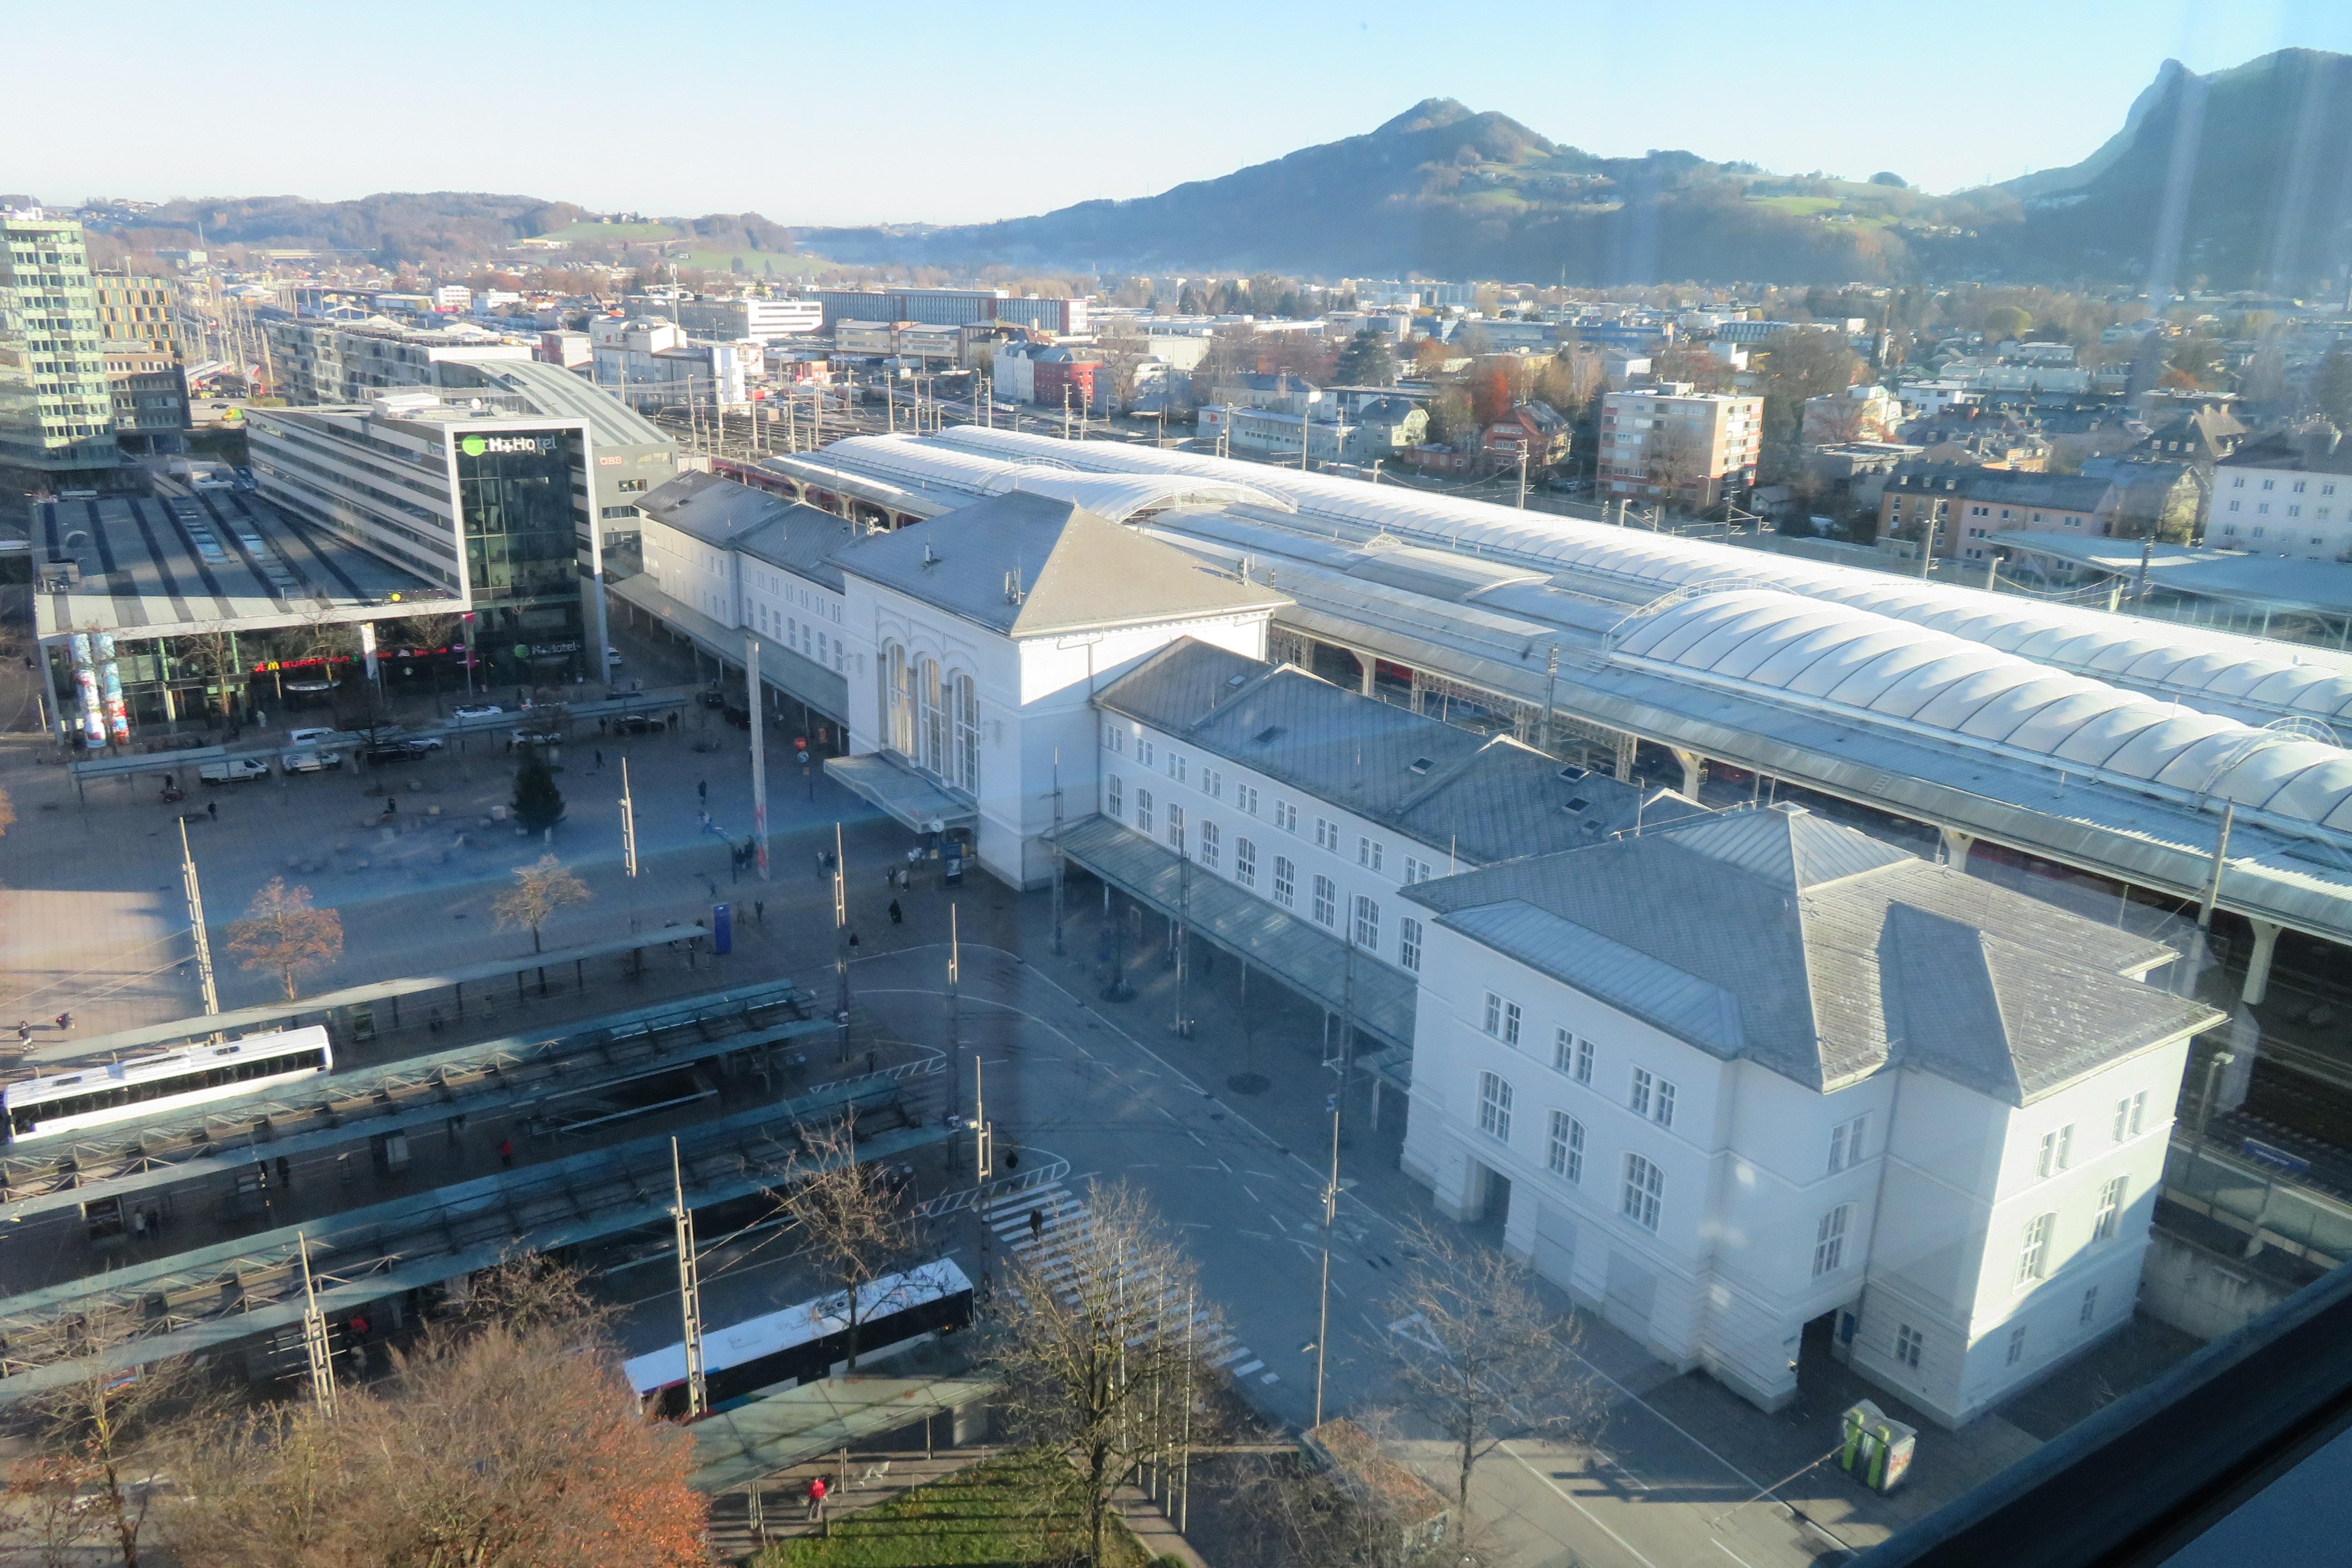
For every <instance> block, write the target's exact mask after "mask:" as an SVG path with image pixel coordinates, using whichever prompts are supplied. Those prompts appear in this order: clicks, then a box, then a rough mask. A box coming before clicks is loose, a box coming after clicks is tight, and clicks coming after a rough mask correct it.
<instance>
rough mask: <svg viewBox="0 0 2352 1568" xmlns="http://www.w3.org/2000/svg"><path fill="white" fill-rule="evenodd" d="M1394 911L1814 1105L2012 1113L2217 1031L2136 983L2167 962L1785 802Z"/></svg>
mask: <svg viewBox="0 0 2352 1568" xmlns="http://www.w3.org/2000/svg"><path fill="white" fill-rule="evenodd" d="M1402 896H1403V897H1404V898H1406V899H1408V900H1412V901H1413V902H1415V903H1419V904H1422V905H1424V906H1426V907H1427V908H1429V909H1431V910H1434V911H1435V912H1436V914H1437V917H1438V920H1439V922H1440V923H1441V924H1444V925H1445V926H1447V927H1448V928H1449V929H1452V930H1456V931H1461V932H1463V933H1464V934H1465V935H1467V936H1470V937H1472V938H1474V939H1475V940H1478V941H1481V942H1488V943H1489V944H1490V945H1494V946H1496V947H1497V949H1498V950H1499V951H1503V952H1507V953H1509V954H1510V955H1511V956H1513V957H1515V958H1517V959H1518V960H1519V962H1521V963H1528V964H1529V965H1530V966H1531V967H1534V968H1536V969H1538V971H1539V972H1540V973H1547V974H1549V975H1550V976H1552V977H1553V978H1555V979H1557V980H1559V981H1561V982H1563V983H1564V984H1570V985H1572V986H1575V987H1576V988H1577V989H1579V990H1580V991H1583V992H1585V993H1586V994H1590V995H1592V996H1595V997H1598V998H1599V999H1601V1001H1604V1002H1607V1003H1609V1004H1610V1005H1612V1006H1615V1007H1617V1008H1619V1009H1620V1010H1621V1011H1623V1012H1626V1013H1628V1014H1630V1015H1632V1016H1635V1017H1639V1018H1642V1019H1643V1020H1644V1021H1646V1022H1648V1023H1650V1024H1651V1025H1653V1026H1655V1027H1657V1028H1659V1029H1662V1030H1664V1031H1665V1032H1666V1033H1668V1034H1671V1035H1674V1036H1675V1037H1678V1038H1680V1039H1683V1040H1685V1041H1687V1042H1688V1043H1690V1044H1691V1045H1693V1046H1696V1047H1698V1048H1699V1049H1701V1050H1705V1051H1708V1052H1710V1053H1712V1054H1714V1055H1716V1056H1718V1057H1723V1058H1748V1059H1751V1060H1754V1061H1756V1062H1759V1064H1761V1065H1763V1066H1765V1067H1769V1068H1771V1069H1772V1070H1773V1071H1775V1072H1778V1073H1780V1074H1781V1075H1782V1076H1784V1077H1786V1078H1789V1079H1792V1080H1794V1081H1795V1082H1797V1083H1800V1084H1802V1085H1804V1086H1805V1087H1807V1088H1809V1089H1837V1088H1839V1087H1842V1086H1843V1085H1844V1084H1847V1083H1851V1082H1853V1081H1855V1080H1856V1079H1862V1078H1864V1077H1867V1076H1869V1075H1870V1074H1872V1073H1874V1072H1876V1071H1878V1070H1879V1069H1881V1068H1884V1067H1885V1066H1886V1065H1887V1064H1888V1063H1889V1062H1890V1061H1895V1062H1898V1063H1901V1064H1904V1065H1910V1066H1916V1067H1918V1068H1922V1069H1924V1070H1927V1071H1932V1072H1935V1073H1937V1074H1939V1075H1940V1076H1943V1077H1946V1078H1948V1079H1952V1080H1953V1081H1955V1082H1958V1083H1961V1084H1963V1085H1965V1086H1967V1087H1969V1088H1970V1089H1976V1090H1977V1091H1978V1092H1980V1093H1985V1094H1990V1095H1993V1096H1994V1097H1996V1098H1998V1099H2000V1100H2004V1101H2006V1102H2007V1103H2010V1104H2012V1105H2022V1104H2025V1103H2027V1102H2028V1101H2030V1100H2033V1099H2035V1098H2036V1097H2038V1096H2040V1095H2042V1094H2045V1093H2048V1092H2049V1091H2050V1090H2052V1089H2056V1088H2058V1087H2060V1086H2062V1085H2063V1084H2065V1083H2067V1082H2070V1081H2072V1080H2073V1079H2075V1078H2078V1077H2080V1076H2081V1075H2083V1074H2084V1073H2086V1072H2088V1071H2091V1070H2093V1069H2094V1068H2098V1067H2100V1066H2102V1065H2104V1064H2105V1063H2107V1062H2110V1061H2113V1060H2116V1059H2117V1058H2121V1057H2124V1056H2127V1055H2130V1054H2131V1053H2133V1052H2135V1051H2138V1050H2142V1049H2146V1048H2147V1047H2150V1046H2153V1045H2158V1044H2161V1043H2163V1042H2165V1041H2168V1040H2172V1039H2177V1038H2179V1037H2182V1036H2184V1035H2187V1034H2190V1033H2193V1032H2195V1031H2196V1030H2199V1029H2202V1028H2207V1027H2210V1026H2212V1025H2213V1024H2216V1023H2219V1022H2221V1017H2222V1015H2221V1014H2219V1013H2217V1012H2215V1011H2214V1010H2213V1009H2211V1008H2210V1007H2206V1006H2204V1005H2201V1004H2199V1003H2196V1002H2193V1001H2189V1000H2185V999H2182V998H2179V997H2175V996H2172V995H2170V994H2168V993H2167V992H2164V991H2162V990H2159V989H2158V988H2157V987H2155V986H2151V985H2148V984H2144V983H2143V982H2141V981H2140V980H2139V979H2137V978H2136V976H2137V975H2138V974H2141V973H2145V972H2147V970H2149V969H2151V968H2153V967H2155V966H2157V965H2158V964H2161V963H2165V962H2166V961H2168V959H2170V958H2171V957H2172V952H2171V950H2170V949H2168V948H2167V947H2164V946H2163V945H2162V944H2160V943H2158V942H2148V941H2146V940H2144V939H2142V938H2139V937H2136V936H2132V935H2130V934H2128V933H2126V932H2124V931H2116V930H2114V929H2113V928H2111V927H2108V926H2105V925H2103V924H2101V923H2100V922H2098V921H2088V920H2084V919H2083V918H2082V917H2080V916H2077V915H2074V914H2070V913H2067V912H2066V911H2064V910H2059V909H2055V908H2053V907H2052V906H2050V905H2047V904H2043V903H2041V902H2038V901H2037V900H2032V899H2029V898H2027V897H2025V896H2024V895H2023V894H2021V893H2015V892H2011V891H2010V890H2009V889H2004V888H2000V887H1996V886H1995V885H1993V884H1992V883H1990V882H1986V881H1984V880H1982V879H1978V878H1972V877H1969V876H1968V875H1967V874H1966V873H1964V872H1962V871H1960V870H1958V869H1957V868H1952V867H1946V866H1933V865H1929V864H1928V863H1927V861H1924V860H1921V859H1918V858H1916V857H1913V856H1910V855H1906V854H1905V853H1903V852H1902V851H1900V850H1897V849H1895V848H1893V847H1890V846H1887V845H1885V844H1882V843H1879V842H1878V841H1876V840H1874V839H1872V838H1869V837H1866V836H1864V835H1863V834H1860V833H1857V832H1855V831H1854V830H1853V829H1852V828H1848V827H1844V826H1839V825H1837V824H1834V823H1831V822H1829V821H1826V820H1825V819H1822V818H1820V817H1816V816H1810V815H1809V814H1807V813H1805V812H1803V811H1802V810H1801V809H1799V808H1796V807H1793V806H1775V807H1771V808H1769V809H1766V810H1763V811H1747V812H1738V813H1732V814H1716V815H1711V816H1701V817H1698V818H1696V819H1693V820H1688V821H1685V822H1682V823H1677V824H1674V825H1671V826H1666V827H1664V828H1660V829H1656V830H1654V831H1651V832H1648V833H1645V834H1643V835H1642V836H1641V837H1633V838H1625V839H1620V840H1618V841H1616V842H1614V843H1610V844H1604V845H1601V846H1598V847H1592V848H1588V849H1578V850H1571V851H1568V852H1565V853H1560V854H1553V855H1543V856H1536V857H1530V858H1525V859H1519V860H1513V861H1507V862H1505V863H1503V864H1501V865H1497V866H1491V867H1488V868H1486V869H1484V870H1478V871H1471V872H1466V873H1465V874H1463V875H1461V876H1457V877H1448V878H1444V879H1438V880H1435V881H1430V882H1423V883H1418V884H1415V885H1414V886H1412V887H1410V888H1407V889H1402ZM1527 910H1535V911H1538V913H1539V914H1540V915H1542V916H1543V917H1546V918H1547V919H1548V921H1552V922H1557V924H1556V925H1554V924H1546V923H1544V922H1543V921H1538V920H1536V919H1535V918H1534V916H1531V915H1529V914H1528V913H1527V912H1526V911H1527ZM1604 944H1605V945H1604ZM1677 975H1678V976H1680V977H1681V978H1680V979H1679V980H1677V979H1676V978H1675V976H1677ZM1717 996H1720V997H1723V998H1728V999H1729V1000H1730V1003H1731V1005H1733V1006H1734V1007H1735V1008H1736V1014H1737V1024H1736V1027H1735V1026H1732V1025H1730V1024H1727V1023H1726V1022H1725V1021H1724V1020H1723V1019H1722V1017H1721V1016H1720V1007H1721V1005H1722V1004H1720V1003H1719V1002H1717V1000H1716V998H1717Z"/></svg>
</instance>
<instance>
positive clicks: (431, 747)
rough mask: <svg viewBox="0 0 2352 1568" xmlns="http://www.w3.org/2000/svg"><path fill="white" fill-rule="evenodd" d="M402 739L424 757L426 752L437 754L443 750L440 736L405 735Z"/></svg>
mask: <svg viewBox="0 0 2352 1568" xmlns="http://www.w3.org/2000/svg"><path fill="white" fill-rule="evenodd" d="M401 739H402V740H404V741H406V742H408V743H409V744H410V745H411V746H413V747H414V748H415V750H416V752H417V753H418V754H419V755H422V754H423V753H425V752H437V751H440V750H442V749H443V748H442V742H441V737H440V736H438V735H404V736H402V737H401Z"/></svg>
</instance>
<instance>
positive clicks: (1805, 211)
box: [1748, 196, 1843, 217]
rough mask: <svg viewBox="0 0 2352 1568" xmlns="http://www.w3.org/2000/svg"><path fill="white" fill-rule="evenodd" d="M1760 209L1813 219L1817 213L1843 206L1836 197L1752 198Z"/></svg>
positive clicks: (1750, 199)
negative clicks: (1767, 208)
mask: <svg viewBox="0 0 2352 1568" xmlns="http://www.w3.org/2000/svg"><path fill="white" fill-rule="evenodd" d="M1748 200H1749V201H1751V202H1754V203H1755V204H1756V205H1758V206H1759V207H1770V208H1771V209H1772V210H1773V211H1774V212H1783V213H1788V214H1790V216H1794V217H1811V216H1813V215H1814V214H1815V213H1825V212H1832V211H1834V210H1835V209H1836V208H1838V207H1839V206H1841V205H1843V203H1841V202H1840V201H1839V200H1838V199H1837V198H1836V197H1835V196H1750V197H1748Z"/></svg>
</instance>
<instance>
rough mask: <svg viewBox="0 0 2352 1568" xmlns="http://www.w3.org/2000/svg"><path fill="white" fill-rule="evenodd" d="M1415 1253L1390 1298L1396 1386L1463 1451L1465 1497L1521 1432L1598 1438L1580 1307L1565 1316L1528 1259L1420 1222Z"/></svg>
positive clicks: (1409, 1240) (1460, 1469)
mask: <svg viewBox="0 0 2352 1568" xmlns="http://www.w3.org/2000/svg"><path fill="white" fill-rule="evenodd" d="M1405 1247H1406V1249H1407V1250H1408V1252H1409V1253H1410V1254H1411V1255H1412V1264H1411V1265H1410V1266H1409V1267H1408V1268H1407V1269H1406V1272H1405V1279H1404V1283H1403V1284H1402V1286H1401V1287H1400V1288H1399V1289H1397V1291H1396V1292H1395V1294H1394V1295H1393V1296H1391V1298H1390V1300H1389V1311H1390V1314H1391V1330H1390V1332H1389V1334H1388V1337H1387V1339H1386V1341H1385V1344H1386V1348H1387V1351H1388V1353H1389V1356H1390V1358H1391V1360H1392V1361H1393V1363H1395V1366H1396V1374H1397V1386H1398V1389H1399V1390H1400V1392H1401V1393H1402V1394H1403V1395H1404V1399H1405V1404H1406V1406H1407V1408H1409V1409H1410V1410H1411V1411H1412V1413H1413V1414H1415V1415H1418V1416H1420V1417H1421V1418H1422V1419H1423V1420H1424V1421H1426V1422H1427V1423H1428V1424H1429V1425H1431V1426H1434V1427H1435V1428H1436V1429H1437V1431H1438V1432H1439V1434H1440V1435H1441V1436H1443V1437H1444V1440H1445V1442H1446V1444H1447V1446H1448V1447H1450V1448H1451V1449H1452V1450H1453V1452H1454V1458H1455V1460H1456V1462H1457V1475H1456V1482H1455V1488H1454V1502H1455V1506H1456V1507H1457V1508H1459V1509H1462V1510H1465V1511H1466V1510H1467V1509H1468V1507H1469V1503H1470V1474H1471V1471H1472V1470H1474V1469H1475V1468H1476V1467H1477V1464H1478V1461H1479V1460H1480V1459H1483V1458H1486V1456H1487V1455H1488V1454H1490V1453H1492V1452H1493V1451H1494V1450H1495V1448H1496V1446H1497V1445H1498V1444H1501V1443H1505V1442H1507V1441H1509V1440H1510V1439H1511V1438H1514V1437H1522V1436H1547V1437H1551V1438H1555V1439H1561V1440H1567V1441H1571V1442H1576V1441H1590V1440H1591V1438H1592V1436H1594V1435H1595V1434H1596V1433H1597V1432H1598V1431H1599V1427H1600V1420H1601V1398H1600V1395H1599V1393H1598V1388H1597V1384H1596V1383H1595V1382H1594V1380H1593V1379H1591V1377H1589V1376H1586V1375H1584V1374H1582V1373H1580V1372H1579V1371H1578V1370H1577V1369H1578V1367H1579V1366H1580V1362H1579V1360H1578V1358H1577V1356H1576V1353H1575V1352H1576V1345H1577V1341H1578V1339H1579V1338H1580V1333H1579V1330H1578V1326H1577V1323H1576V1321H1575V1320H1574V1319H1572V1318H1556V1317H1554V1316H1553V1315H1552V1313H1551V1311H1550V1310H1549V1309H1548V1308H1546V1307H1545V1305H1544V1304H1543V1301H1542V1299H1541V1298H1540V1297H1538V1295H1537V1293H1536V1289H1535V1279H1534V1276H1533V1275H1532V1274H1530V1273H1529V1272H1528V1268H1527V1266H1526V1265H1525V1264H1523V1263H1521V1262H1520V1261H1519V1260H1518V1259H1517V1258H1513V1257H1511V1256H1510V1255H1509V1254H1508V1253H1506V1252H1503V1251H1501V1250H1499V1249H1497V1248H1494V1247H1477V1246H1474V1245H1471V1244H1468V1243H1465V1242H1463V1241H1458V1240H1456V1239H1455V1238H1454V1237H1452V1236H1451V1235H1449V1234H1447V1233H1446V1232H1444V1231H1441V1230H1439V1229H1437V1228H1436V1227H1434V1226H1430V1225H1427V1224H1420V1225H1416V1226H1413V1227H1412V1229H1410V1230H1409V1231H1408V1232H1407V1233H1406V1237H1405Z"/></svg>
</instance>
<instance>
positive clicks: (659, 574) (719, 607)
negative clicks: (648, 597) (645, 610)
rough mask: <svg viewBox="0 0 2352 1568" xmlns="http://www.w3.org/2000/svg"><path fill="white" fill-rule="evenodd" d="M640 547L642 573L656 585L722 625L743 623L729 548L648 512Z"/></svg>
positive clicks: (735, 565)
mask: <svg viewBox="0 0 2352 1568" xmlns="http://www.w3.org/2000/svg"><path fill="white" fill-rule="evenodd" d="M639 548H640V549H641V550H642V551H643V552H644V553H645V563H646V576H648V577H651V578H652V579H653V580H654V581H655V582H656V583H657V584H660V586H661V591H662V592H663V593H664V594H665V595H667V596H668V597H670V598H672V599H674V600H676V601H677V603H679V604H681V605H686V606H687V607H688V609H691V610H697V611H699V612H700V613H701V614H703V615H706V616H709V617H710V618H711V619H712V620H714V621H717V622H718V623H719V625H720V626H742V625H744V624H745V620H744V614H743V595H742V587H741V584H740V576H739V561H738V558H737V556H736V554H735V552H733V551H731V550H719V549H717V548H714V547H713V546H711V545H709V544H705V543H704V542H702V541H701V540H699V539H697V538H696V537H695V536H694V535H692V534H690V533H688V532H686V531H683V530H681V529H676V528H672V527H670V526H669V525H668V524H667V523H665V522H663V521H661V520H659V519H658V518H656V517H655V516H653V514H651V513H650V512H648V513H646V520H645V524H644V528H643V531H642V532H641V533H640V535H639Z"/></svg>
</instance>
